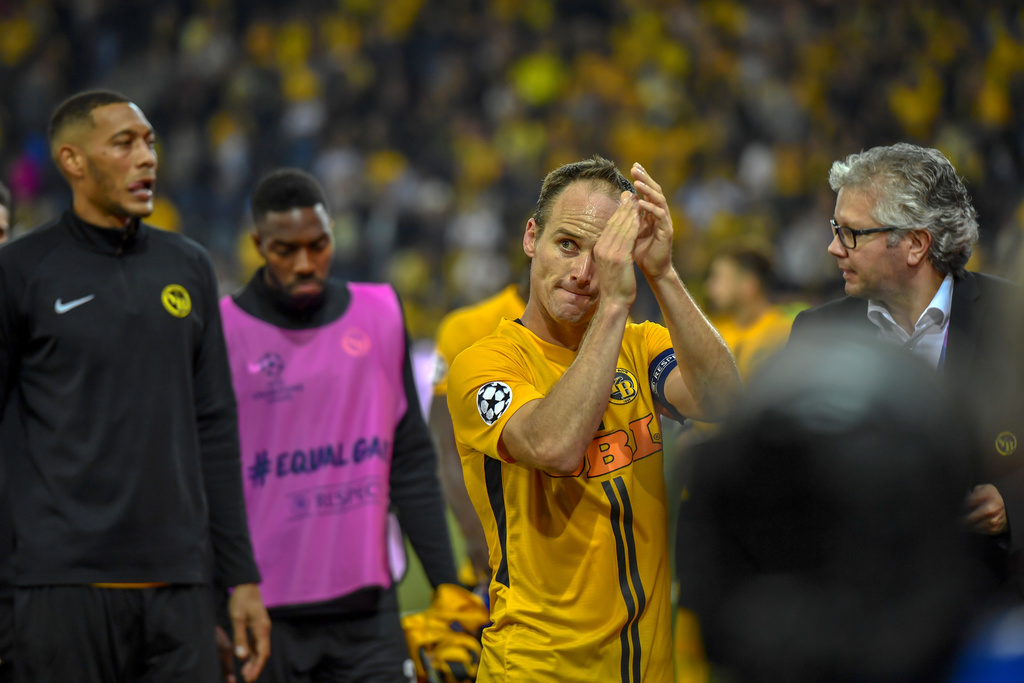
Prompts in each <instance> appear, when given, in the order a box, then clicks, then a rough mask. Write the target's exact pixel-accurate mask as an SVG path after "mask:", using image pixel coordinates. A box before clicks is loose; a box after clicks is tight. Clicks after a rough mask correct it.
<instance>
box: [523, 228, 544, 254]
mask: <svg viewBox="0 0 1024 683" xmlns="http://www.w3.org/2000/svg"><path fill="white" fill-rule="evenodd" d="M539 228H540V226H539V225H537V221H535V220H534V219H532V218H531V219H530V220H528V221H526V232H524V233H523V253H525V254H526V255H527V256H529V257H530V258H533V257H534V256H535V255H536V253H537V231H538V229H539Z"/></svg>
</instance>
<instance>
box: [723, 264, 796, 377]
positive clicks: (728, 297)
mask: <svg viewBox="0 0 1024 683" xmlns="http://www.w3.org/2000/svg"><path fill="white" fill-rule="evenodd" d="M706 286H707V295H708V300H709V302H710V303H711V309H712V312H713V313H714V314H715V316H714V317H712V322H713V323H714V325H715V329H717V330H718V332H719V334H721V335H722V339H724V340H725V343H726V344H728V346H729V350H730V351H732V355H733V357H735V358H736V367H737V368H738V369H739V371H740V377H741V378H742V379H743V380H744V381H746V380H748V379H749V378H750V376H751V375H752V374H753V373H754V370H756V369H757V367H758V366H759V365H760V364H761V363H763V362H764V361H765V360H767V359H768V358H769V357H770V356H771V354H773V353H774V352H776V351H777V350H778V349H779V348H781V347H782V346H784V345H785V344H786V340H787V339H789V330H790V327H791V326H792V324H793V317H792V315H791V314H790V313H789V312H788V311H785V310H783V309H782V308H780V307H779V306H776V305H774V304H773V303H772V301H771V299H770V298H769V293H770V291H771V286H772V260H771V257H770V256H769V255H768V254H767V253H766V252H765V251H764V250H761V249H757V248H755V247H748V246H743V245H733V246H729V247H726V248H724V249H722V250H721V251H719V252H718V253H717V254H715V256H714V258H712V260H711V266H710V268H709V269H708V278H707V282H706Z"/></svg>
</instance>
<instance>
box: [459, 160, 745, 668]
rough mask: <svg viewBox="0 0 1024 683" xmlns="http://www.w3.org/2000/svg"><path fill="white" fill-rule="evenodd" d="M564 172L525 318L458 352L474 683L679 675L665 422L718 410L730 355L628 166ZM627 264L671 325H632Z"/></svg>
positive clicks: (554, 188) (541, 221)
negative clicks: (481, 558)
mask: <svg viewBox="0 0 1024 683" xmlns="http://www.w3.org/2000/svg"><path fill="white" fill-rule="evenodd" d="M631 173H632V176H633V178H634V179H635V181H636V189H635V190H634V187H633V185H632V184H631V183H630V181H629V180H627V179H626V178H625V177H624V176H623V175H622V174H621V173H619V171H618V170H617V169H616V168H615V166H614V164H613V163H612V162H610V161H608V160H607V159H603V158H601V157H594V158H592V159H589V160H586V161H580V162H577V163H573V164H568V165H565V166H561V167H558V168H557V169H555V170H554V171H552V172H551V173H549V174H548V176H547V177H546V178H545V180H544V184H543V187H542V188H541V192H540V198H539V199H538V202H537V210H536V212H535V214H534V216H533V217H531V218H530V219H529V221H528V222H527V224H526V229H525V233H524V236H523V250H524V252H525V253H526V255H527V256H528V257H530V258H531V259H532V263H531V267H530V292H529V299H528V301H527V304H526V309H525V311H524V312H523V314H522V316H521V317H520V318H518V319H517V320H515V321H512V320H503V321H502V322H501V323H500V324H499V325H498V328H497V330H496V331H495V332H493V333H492V334H491V335H489V336H487V337H485V338H484V339H483V340H481V341H480V342H478V343H477V344H475V345H473V346H472V347H470V348H469V349H467V350H466V351H463V352H462V353H461V354H459V356H458V357H457V358H456V359H455V361H454V362H453V364H452V368H451V371H450V375H449V378H448V405H449V408H450V412H451V416H452V422H453V424H454V430H455V441H456V444H457V446H458V449H459V454H460V456H461V457H462V464H463V473H464V477H465V482H466V487H467V490H468V492H469V496H470V499H471V500H472V501H473V505H474V507H475V508H476V511H477V515H478V516H479V517H480V520H481V523H482V524H483V527H484V531H485V533H486V535H487V540H488V547H489V549H490V567H491V568H492V572H493V575H492V579H491V584H490V593H489V595H490V601H491V602H490V605H491V617H492V620H493V621H494V625H493V626H491V627H488V628H487V629H485V630H484V634H483V654H482V657H481V662H480V679H479V680H482V681H491V680H505V679H506V678H517V679H521V680H530V681H537V682H543V681H552V682H553V681H559V682H563V681H592V680H620V679H622V680H627V679H628V680H640V678H641V676H643V678H644V680H649V681H655V680H658V681H670V680H672V651H671V625H670V616H669V614H670V606H669V582H670V577H669V575H668V574H669V572H668V561H667V557H668V544H667V533H668V519H667V514H666V508H667V503H666V499H665V496H666V493H665V482H664V474H663V463H662V446H661V441H662V429H661V426H660V425H661V420H660V413H665V414H668V415H671V416H674V417H675V418H676V419H679V420H681V419H682V416H683V415H686V416H689V417H700V418H702V419H713V418H714V417H716V416H720V415H721V414H722V413H723V412H724V411H725V410H726V408H727V406H728V405H729V402H730V400H731V399H732V397H733V396H734V395H735V394H736V392H737V391H738V390H739V378H738V376H737V373H736V366H735V362H734V361H733V359H732V356H731V355H730V354H729V351H728V348H727V347H726V346H725V344H724V343H723V342H722V340H721V337H720V336H719V335H718V334H717V333H716V332H715V330H714V328H712V327H711V325H710V324H709V323H708V321H707V320H706V319H705V318H704V316H703V314H702V313H701V312H700V310H699V309H698V308H697V306H696V305H695V304H694V303H693V300H692V299H691V298H690V296H689V294H688V292H687V291H686V289H685V287H684V286H683V284H682V281H681V280H680V279H679V277H678V275H677V274H676V272H675V269H674V268H673V266H672V261H671V256H672V235H673V232H672V219H671V217H670V215H669V211H668V205H667V202H666V200H665V196H664V194H663V192H662V189H661V186H660V185H658V184H657V183H656V182H655V181H654V180H653V179H652V178H651V176H650V175H649V174H648V173H647V172H646V171H645V170H644V169H643V168H642V167H641V166H640V165H639V164H635V165H634V166H633V167H632V169H631ZM634 262H635V264H636V265H637V266H639V267H640V269H641V271H642V272H643V273H644V275H645V277H646V279H647V281H648V283H649V284H650V286H651V289H652V290H653V291H654V293H655V295H656V297H657V300H658V304H659V306H660V308H661V312H662V314H663V316H664V319H665V321H666V326H667V327H662V326H660V325H657V324H654V323H650V322H648V323H643V324H639V325H638V324H631V323H628V322H627V317H628V315H629V310H630V306H631V304H632V303H633V301H634V298H635V296H636V287H637V282H636V277H635V275H634Z"/></svg>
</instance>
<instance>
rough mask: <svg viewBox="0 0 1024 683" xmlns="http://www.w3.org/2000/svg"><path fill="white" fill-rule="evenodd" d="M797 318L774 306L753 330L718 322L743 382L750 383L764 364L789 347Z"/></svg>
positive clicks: (752, 326) (753, 326) (719, 329)
mask: <svg viewBox="0 0 1024 683" xmlns="http://www.w3.org/2000/svg"><path fill="white" fill-rule="evenodd" d="M795 315H796V314H795V313H794V314H792V315H791V314H788V313H786V312H783V311H782V310H781V309H779V308H777V307H775V306H773V307H771V308H770V309H768V311H767V312H765V314H764V315H762V316H761V317H760V318H758V319H757V322H755V323H754V324H753V325H751V326H749V327H739V326H738V325H736V323H734V322H732V321H731V320H727V319H721V320H715V321H714V324H715V327H716V328H717V329H718V332H719V334H721V335H722V339H723V340H725V344H726V346H728V347H729V350H730V351H732V355H733V356H734V357H735V358H736V368H737V369H738V370H739V372H740V377H741V378H742V379H743V381H747V380H748V379H750V376H751V375H752V374H753V373H754V371H755V370H757V368H758V367H760V365H761V364H762V363H764V362H765V361H766V360H767V359H768V358H770V357H771V355H772V354H773V353H775V352H776V351H778V350H780V349H781V348H782V347H783V346H785V345H786V342H787V341H788V340H789V330H790V328H791V327H793V317H794V316H795Z"/></svg>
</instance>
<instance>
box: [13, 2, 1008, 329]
mask: <svg viewBox="0 0 1024 683" xmlns="http://www.w3.org/2000/svg"><path fill="white" fill-rule="evenodd" d="M0 33H3V35H6V36H10V37H11V39H10V40H8V41H5V43H4V46H3V48H2V50H0V74H2V75H0V132H2V134H0V173H3V174H4V177H5V179H6V178H9V179H10V180H11V182H10V184H11V187H12V189H13V190H14V191H15V197H16V198H17V199H18V203H19V214H20V215H21V216H23V218H21V217H19V222H21V223H26V222H27V223H41V222H43V221H44V220H47V219H48V218H49V216H51V215H52V214H53V212H54V211H55V207H57V206H60V205H61V204H62V203H63V201H64V199H63V196H62V192H63V187H62V185H61V182H60V179H59V177H57V176H56V174H53V173H52V172H51V171H50V170H49V169H48V168H47V165H46V152H45V131H44V130H43V127H44V125H43V124H44V122H45V120H46V115H47V114H48V112H49V111H50V110H51V109H52V107H53V106H54V105H56V103H57V102H58V101H59V100H60V99H62V98H63V96H64V95H65V94H67V93H70V92H72V91H74V90H77V89H81V88H84V87H92V85H93V84H97V83H99V84H105V85H109V86H112V87H121V89H122V90H124V89H125V88H131V90H130V91H129V93H128V94H130V95H132V96H133V98H134V99H135V100H136V101H137V102H139V104H140V105H141V106H142V107H143V109H144V110H145V111H146V112H147V113H148V114H149V115H150V118H151V119H152V120H153V121H154V123H155V124H156V126H157V128H158V129H159V130H160V131H161V132H162V134H163V135H162V137H163V138H164V140H165V142H166V145H164V146H163V147H162V149H161V152H162V154H161V166H162V172H161V195H162V196H164V197H166V198H168V199H170V200H171V201H173V205H174V207H175V208H176V209H177V210H178V212H179V214H180V225H181V226H182V229H183V231H184V232H185V233H186V234H187V235H188V236H190V237H193V238H194V239H197V240H199V241H200V242H201V243H203V244H204V245H206V246H208V247H209V248H210V249H211V251H212V252H213V253H214V256H215V258H219V259H223V260H224V261H225V262H229V263H230V262H233V261H234V260H235V259H236V255H235V253H234V245H235V244H236V236H237V234H238V233H240V232H245V231H247V230H246V229H247V226H248V218H247V209H246V193H247V191H248V189H249V188H251V187H252V185H253V183H254V182H255V181H256V179H258V178H259V177H261V176H262V175H264V174H265V173H266V172H268V171H269V170H270V169H272V168H275V167H277V166H280V165H282V164H290V165H302V166H303V167H304V168H306V170H310V171H313V172H314V173H315V175H317V176H318V177H319V178H320V179H321V181H322V182H323V183H324V185H325V189H326V191H327V193H328V199H329V201H331V204H332V209H333V211H334V212H335V216H334V218H335V226H336V228H335V229H336V231H337V233H338V235H337V237H338V240H337V242H336V245H337V246H336V251H335V256H336V258H337V259H338V261H339V266H340V267H341V268H342V272H344V273H345V275H346V276H347V277H351V278H353V279H364V280H374V281H384V280H390V275H389V273H390V272H391V270H392V267H393V266H394V264H399V263H404V261H405V260H406V259H407V258H408V257H409V255H410V254H414V255H416V256H417V257H418V258H419V259H420V260H421V261H422V262H424V263H425V264H426V267H425V268H424V270H425V271H426V273H427V276H426V277H424V278H423V279H422V281H421V282H419V283H418V287H417V288H416V290H415V291H413V292H409V293H403V301H404V303H405V304H406V308H407V314H409V315H408V321H407V322H408V324H409V326H410V331H411V333H412V335H413V337H414V339H428V338H433V337H434V333H435V331H436V326H437V323H438V321H439V320H440V318H441V317H442V316H443V315H444V314H445V313H446V312H447V311H449V310H451V309H453V308H456V307H458V306H462V305H466V304H471V303H475V299H476V297H477V293H478V292H481V291H484V290H486V291H493V290H492V287H493V282H494V280H495V279H496V278H495V277H494V276H493V274H491V275H490V276H488V273H487V270H486V269H477V270H472V269H464V268H462V264H463V263H464V262H465V261H466V260H467V258H469V260H471V261H472V260H473V259H472V258H471V256H472V255H471V253H470V252H471V248H470V247H467V246H466V245H463V244H461V243H459V241H458V239H457V238H455V237H454V236H453V235H451V229H450V228H451V226H452V225H453V224H454V223H455V222H456V221H457V220H459V218H460V216H462V215H463V214H466V213H472V212H471V211H469V208H470V207H473V206H475V205H485V206H486V207H488V209H489V210H490V211H491V212H493V213H494V214H496V215H497V216H498V220H497V224H498V225H513V224H518V223H519V221H520V216H521V215H523V213H524V212H525V211H526V210H527V209H528V207H529V206H530V205H531V204H532V201H533V199H534V194H535V193H534V184H535V179H536V178H537V177H538V176H540V175H541V174H543V173H544V172H545V171H546V170H547V169H550V168H554V167H555V166H557V165H559V164H561V163H564V162H566V161H570V160H573V159H577V158H581V157H582V156H585V155H589V154H591V153H593V152H595V151H596V152H599V153H603V154H605V155H606V156H611V157H613V158H642V159H645V160H649V161H645V163H647V167H648V168H649V169H650V170H651V172H652V173H653V174H654V175H655V177H658V178H660V179H662V181H663V182H664V184H665V185H666V186H667V187H679V188H681V190H680V192H678V193H676V194H674V195H673V196H672V197H671V198H670V199H671V204H672V209H673V213H674V218H675V224H676V226H677V228H678V232H679V234H678V235H677V239H676V242H675V243H676V245H677V248H678V250H679V254H680V258H678V259H677V265H678V267H679V268H680V269H681V273H682V275H683V276H684V277H686V278H688V279H687V281H693V280H696V279H697V278H700V277H702V276H703V274H704V273H703V270H704V268H705V267H706V265H707V258H706V255H707V254H712V253H714V252H715V251H717V249H718V248H719V247H720V246H721V244H722V243H723V242H726V241H728V240H730V239H731V238H732V237H734V236H735V231H736V230H738V229H739V228H738V226H742V228H743V230H744V231H745V233H749V232H750V231H752V230H756V231H757V232H758V233H759V234H760V235H761V236H762V237H764V238H765V239H766V240H767V241H768V242H769V243H771V244H774V245H776V248H777V250H778V249H780V248H782V246H783V245H786V246H785V249H784V251H785V254H784V255H783V254H777V258H776V261H777V265H778V267H779V272H778V275H779V278H780V283H781V284H782V285H783V286H785V287H787V288H798V287H799V288H806V289H807V290H808V294H807V295H808V296H810V295H816V294H818V293H819V292H818V290H820V289H822V288H824V287H827V286H828V284H829V283H830V281H831V278H830V277H829V268H830V264H829V263H828V262H827V259H820V258H817V257H816V256H815V254H814V252H813V250H800V251H799V252H798V253H793V252H794V250H793V248H792V245H793V243H794V242H797V243H800V242H803V243H806V242H807V240H806V239H804V238H803V237H804V235H803V234H802V233H801V228H802V226H803V225H806V222H805V221H804V220H802V219H803V218H804V214H805V212H808V211H809V210H812V207H814V208H813V211H812V213H813V215H811V216H809V217H808V219H809V220H810V222H811V223H815V222H816V223H819V224H820V221H821V219H822V217H825V218H827V217H828V210H827V209H824V210H820V209H817V208H816V202H815V198H816V196H817V195H818V193H819V191H820V189H821V182H820V179H821V177H822V175H823V174H824V173H826V172H827V170H828V167H829V164H830V162H831V160H832V159H833V158H836V157H837V155H839V154H840V153H844V152H846V151H848V150H850V149H852V148H853V146H854V145H857V146H861V145H863V146H865V147H870V146H874V145H879V144H888V143H889V142H891V141H892V140H895V139H908V138H911V139H913V140H915V141H916V142H917V143H919V144H927V145H929V146H933V147H937V148H939V149H942V150H943V152H945V153H946V154H947V156H948V157H949V158H950V159H951V160H952V161H953V162H954V164H955V165H956V167H957V168H959V169H960V170H961V171H962V172H963V173H964V175H965V176H966V178H967V180H968V181H969V182H970V185H971V187H972V193H973V195H974V199H975V203H976V206H977V207H978V209H979V211H980V212H981V215H983V216H984V217H985V221H986V225H988V226H990V227H989V228H987V229H986V233H985V236H984V237H983V240H984V242H983V244H982V245H980V246H981V249H980V251H979V254H980V257H985V256H987V255H991V254H992V253H993V251H994V249H993V245H995V244H996V233H997V231H996V230H994V229H992V227H991V226H998V225H1002V224H1003V223H1004V222H1005V221H1006V219H1007V218H1008V217H1009V216H1010V215H1011V214H1012V212H1013V211H1014V209H1015V207H1016V204H1017V203H1018V202H1019V200H1020V187H1021V186H1022V182H1021V181H1022V179H1024V138H1022V136H1020V135H1019V134H1018V131H1019V130H1021V128H1022V126H1024V107H1020V106H1016V105H1015V103H1018V102H1020V101H1021V99H1022V96H1024V68H1022V67H1021V65H1022V64H1024V59H1022V58H1021V55H1022V54H1024V18H1022V16H1021V14H1020V12H1019V7H1018V4H1017V3H1015V2H1011V1H1009V0H998V1H995V2H986V3H949V2H946V3H942V4H941V5H935V4H928V3H926V4H921V3H834V2H833V3H823V2H815V3H808V2H802V1H801V0H780V2H777V3H767V4H766V3H757V2H750V1H749V0H739V1H736V2H728V3H696V4H694V3H664V2H653V1H651V0H642V1H640V2H637V3H630V4H624V3H606V2H601V3H579V2H558V3H556V2H550V1H548V0H539V1H538V2H531V3H525V4H523V3H508V2H503V3H478V4H474V3H451V4H447V5H445V6H443V7H440V6H434V5H428V4H427V3H423V2H407V3H393V2H385V3H361V4H360V3H352V2H346V3H341V4H331V3H324V2H320V1H318V0H295V1H294V2H289V3H287V4H284V5H280V4H274V3H267V2H244V3H243V2H237V1H235V0H225V1H223V2H217V3H181V2H179V1H178V0H154V1H153V2H151V3H150V4H149V5H147V12H146V13H145V15H140V14H139V13H138V11H137V5H136V3H133V2H129V1H127V0H117V1H114V2H105V3H103V4H102V5H95V4H93V3H61V2H55V1H54V0H41V1H38V2H33V3H27V4H26V3H14V5H13V6H12V7H11V8H10V9H8V10H5V11H4V12H3V13H2V16H0ZM866 36H870V37H872V39H870V40H869V39H866V38H865V37H866ZM487 220H490V221H491V222H493V220H492V219H487ZM364 227H366V228H368V229H362V228H364ZM794 238H796V239H794ZM691 255H692V258H691ZM683 256H687V258H682V257H683ZM476 258H477V260H479V261H486V262H488V263H492V264H500V263H503V262H506V259H505V258H504V254H503V253H501V251H500V249H496V248H495V247H488V248H487V253H486V254H483V255H479V254H477V255H476ZM236 265H237V264H236ZM467 276H468V278H469V280H468V281H466V278H467ZM247 277H248V273H246V274H245V275H243V276H241V278H242V281H244V280H245V279H247ZM485 277H490V279H489V280H486V281H481V280H480V279H481V278H485ZM474 280H475V281H476V283H477V286H474ZM413 310H419V311H422V318H421V317H420V316H413V315H411V311H413ZM634 313H636V311H635V312H634Z"/></svg>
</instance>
